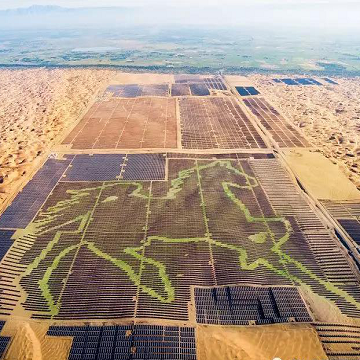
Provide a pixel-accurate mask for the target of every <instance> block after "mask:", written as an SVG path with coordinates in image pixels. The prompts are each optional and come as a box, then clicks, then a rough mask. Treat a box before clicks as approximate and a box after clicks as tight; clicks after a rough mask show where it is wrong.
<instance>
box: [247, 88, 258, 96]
mask: <svg viewBox="0 0 360 360" xmlns="http://www.w3.org/2000/svg"><path fill="white" fill-rule="evenodd" d="M246 90H247V91H248V93H249V94H250V95H259V94H260V93H259V91H258V90H256V89H255V88H254V87H253V86H249V87H246Z"/></svg>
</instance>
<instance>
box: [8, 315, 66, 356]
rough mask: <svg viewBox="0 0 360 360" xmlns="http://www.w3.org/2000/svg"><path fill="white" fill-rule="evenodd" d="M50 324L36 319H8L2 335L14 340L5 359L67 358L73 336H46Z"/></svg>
mask: <svg viewBox="0 0 360 360" xmlns="http://www.w3.org/2000/svg"><path fill="white" fill-rule="evenodd" d="M47 330H48V324H47V323H46V322H44V323H40V322H35V321H30V322H25V321H21V320H14V319H13V320H12V321H8V322H7V323H6V325H5V327H4V329H3V331H2V336H11V337H13V340H12V342H11V344H10V345H9V348H8V350H7V352H6V355H5V357H4V359H5V360H54V359H55V356H56V360H66V359H67V358H68V354H69V351H70V347H71V343H72V338H70V337H63V338H61V337H49V336H46V332H47ZM55 354H56V355H55Z"/></svg>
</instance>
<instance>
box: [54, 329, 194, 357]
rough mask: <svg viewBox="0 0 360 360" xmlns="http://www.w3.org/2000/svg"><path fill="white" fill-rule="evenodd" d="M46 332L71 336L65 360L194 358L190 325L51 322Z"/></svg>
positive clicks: (192, 335)
mask: <svg viewBox="0 0 360 360" xmlns="http://www.w3.org/2000/svg"><path fill="white" fill-rule="evenodd" d="M47 335H48V336H61V337H64V336H71V337H73V342H72V346H71V349H70V354H69V357H68V360H132V359H134V360H135V359H139V360H145V359H146V360H158V359H169V360H171V359H174V360H175V359H176V360H182V359H183V360H196V346H195V329H194V328H192V327H177V326H156V325H119V326H51V327H50V328H49V330H48V332H47Z"/></svg>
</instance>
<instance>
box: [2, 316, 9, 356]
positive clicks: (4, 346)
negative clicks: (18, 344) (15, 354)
mask: <svg viewBox="0 0 360 360" xmlns="http://www.w3.org/2000/svg"><path fill="white" fill-rule="evenodd" d="M4 325H5V321H0V333H1V331H2V329H3V327H4ZM10 340H11V338H10V337H8V336H0V358H2V356H3V355H4V353H5V351H6V349H7V347H8V345H9V342H10Z"/></svg>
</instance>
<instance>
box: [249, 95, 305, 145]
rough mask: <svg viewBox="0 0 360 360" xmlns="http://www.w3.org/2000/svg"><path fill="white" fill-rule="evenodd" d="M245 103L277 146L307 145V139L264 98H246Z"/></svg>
mask: <svg viewBox="0 0 360 360" xmlns="http://www.w3.org/2000/svg"><path fill="white" fill-rule="evenodd" d="M244 103H245V105H246V106H247V107H248V108H249V109H250V110H251V112H252V113H253V114H254V115H255V116H256V117H257V118H258V120H259V121H260V123H261V125H262V126H263V127H264V128H265V129H266V130H267V131H268V132H269V134H270V135H271V137H272V138H273V140H274V141H275V142H276V143H277V144H278V145H279V147H308V146H309V143H308V142H307V140H306V139H305V138H304V137H303V136H302V135H301V134H300V133H299V131H297V130H296V129H295V128H294V127H293V126H292V125H291V124H290V123H289V122H288V121H286V120H285V119H284V117H283V116H282V115H281V114H280V113H279V112H278V111H277V110H276V109H274V107H273V106H271V105H270V104H269V103H268V102H267V101H266V100H265V99H264V98H261V97H258V98H246V99H244Z"/></svg>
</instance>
